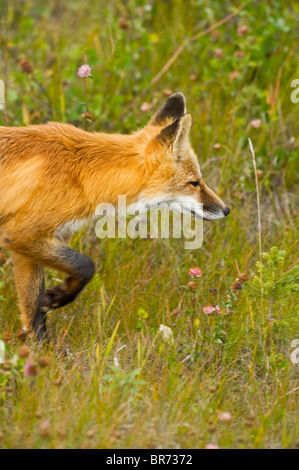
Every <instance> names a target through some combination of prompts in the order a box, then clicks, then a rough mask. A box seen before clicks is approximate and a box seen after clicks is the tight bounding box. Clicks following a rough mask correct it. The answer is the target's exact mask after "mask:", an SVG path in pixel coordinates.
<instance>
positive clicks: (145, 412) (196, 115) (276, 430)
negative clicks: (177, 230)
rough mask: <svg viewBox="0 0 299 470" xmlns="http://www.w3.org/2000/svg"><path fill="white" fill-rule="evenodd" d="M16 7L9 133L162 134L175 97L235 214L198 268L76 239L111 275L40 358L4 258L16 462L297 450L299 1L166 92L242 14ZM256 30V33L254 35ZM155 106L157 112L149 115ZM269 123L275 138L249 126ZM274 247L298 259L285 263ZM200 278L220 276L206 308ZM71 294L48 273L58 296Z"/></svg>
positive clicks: (63, 319) (89, 290) (162, 249)
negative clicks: (210, 310)
mask: <svg viewBox="0 0 299 470" xmlns="http://www.w3.org/2000/svg"><path fill="white" fill-rule="evenodd" d="M7 3H8V8H7V13H6V12H5V8H4V5H3V6H1V8H2V11H1V28H2V31H1V38H2V44H1V46H2V47H1V49H2V52H3V54H2V61H1V66H2V70H1V74H2V75H1V78H2V76H4V74H5V68H6V67H5V65H6V66H7V78H8V80H7V82H6V85H7V87H6V93H7V107H6V110H5V115H4V113H3V111H1V115H0V123H1V125H4V124H5V123H6V122H8V123H9V125H16V126H19V125H24V124H30V123H40V122H45V121H47V120H58V121H67V122H72V123H74V124H75V125H78V126H81V127H85V126H86V127H87V128H88V129H89V130H104V131H108V132H116V131H117V132H129V131H131V130H132V129H133V130H134V129H136V128H137V127H139V126H142V125H144V124H145V123H146V122H147V120H148V119H149V118H150V116H151V114H152V112H154V111H155V110H156V109H157V107H158V106H159V105H160V104H161V103H162V102H163V101H164V100H165V91H164V90H165V89H171V90H172V91H182V92H183V93H184V94H185V96H186V99H187V106H188V111H189V112H190V113H191V114H192V116H193V127H192V142H193V146H194V149H195V150H196V152H197V154H198V157H199V161H200V163H201V165H202V168H203V175H204V177H205V179H206V181H207V182H208V184H209V185H210V186H211V187H212V188H213V189H215V190H216V192H217V194H219V196H220V197H221V198H222V199H224V200H225V201H226V202H227V203H228V205H229V206H230V207H231V209H232V210H231V214H230V216H229V217H228V218H227V219H225V220H219V221H215V222H213V223H205V224H204V244H203V247H202V248H201V249H199V250H196V251H195V250H194V251H191V250H185V249H184V246H183V244H184V241H183V240H176V239H170V240H163V239H156V240H140V239H136V240H131V239H122V240H118V239H115V240H114V239H113V240H112V239H104V240H99V239H97V237H96V235H95V232H94V226H89V227H86V228H85V229H83V230H82V231H81V232H80V233H75V234H73V236H72V238H71V239H70V240H69V242H70V244H71V246H72V247H73V248H75V249H78V250H80V251H83V252H84V253H86V254H88V255H89V256H90V257H91V258H92V259H93V260H94V261H95V263H96V266H97V275H96V276H95V278H94V279H93V280H92V282H91V283H90V284H89V285H88V286H87V287H86V289H85V290H84V292H83V293H82V294H81V295H80V296H79V297H78V299H77V300H76V301H75V302H74V303H73V304H71V305H69V306H67V307H65V308H63V309H61V310H58V311H56V312H52V313H51V314H50V316H49V321H48V323H49V329H50V332H51V338H52V341H51V344H50V345H45V346H40V345H38V344H34V343H33V342H32V341H31V340H30V339H27V340H26V343H25V344H26V346H27V348H28V350H26V349H24V345H22V344H21V341H20V338H19V337H18V335H17V333H18V331H19V329H20V323H19V317H18V308H17V299H16V294H15V288H14V284H13V268H12V263H11V259H10V255H9V253H8V252H4V251H2V252H1V253H0V256H1V262H2V265H1V266H0V287H1V294H0V300H1V316H0V331H1V333H0V334H1V335H2V339H3V340H4V342H5V344H6V348H7V352H6V360H7V361H6V363H5V364H4V366H2V369H0V387H1V388H0V405H1V407H0V423H1V424H0V447H1V448H19V447H20V448H32V447H33V448H61V447H63V448H65V447H66V448H74V447H76V448H77V447H79V448H153V449H154V448H192V447H194V448H204V447H205V446H206V445H207V444H209V443H214V444H217V445H218V446H219V447H221V448H295V447H296V446H297V447H298V445H299V425H298V397H299V381H298V367H299V365H298V364H296V363H293V362H292V361H291V359H290V355H291V353H292V351H293V349H294V348H293V349H292V347H291V342H292V341H293V340H294V339H296V338H299V330H298V327H299V319H298V318H299V317H298V313H299V311H298V304H299V298H298V289H296V286H298V270H296V266H295V270H294V268H290V267H291V266H292V265H293V264H294V263H295V264H296V261H297V262H298V184H297V182H298V171H299V168H298V136H297V134H298V132H297V130H298V122H297V121H298V119H297V114H298V109H297V107H296V106H298V105H296V104H293V103H292V102H291V100H290V95H291V92H292V91H293V89H291V88H290V83H291V81H292V80H293V79H295V78H298V76H299V66H298V60H297V54H296V51H297V49H298V45H299V44H298V37H297V36H296V33H295V31H296V24H297V22H298V19H299V8H298V4H297V2H295V1H292V2H288V4H286V3H285V2H282V1H269V0H267V1H265V2H262V3H260V4H259V5H257V4H256V3H255V2H248V3H247V4H246V5H245V7H244V8H243V10H242V11H241V12H240V13H239V15H238V16H237V17H236V18H234V19H233V20H231V21H229V22H228V23H226V24H225V25H223V26H221V27H219V28H218V29H217V32H218V33H215V31H214V33H211V34H208V35H206V36H203V37H202V38H200V39H199V40H198V41H194V42H193V43H192V44H187V46H186V48H185V50H184V51H183V52H182V54H181V55H180V56H179V57H178V58H177V60H176V61H175V62H174V64H173V65H172V66H171V67H170V68H169V69H168V71H167V72H166V73H165V74H164V75H163V76H162V77H161V78H160V80H158V82H157V83H155V85H153V86H150V82H151V80H152V79H153V77H154V76H155V75H156V74H157V73H158V72H159V71H160V70H161V69H162V67H163V66H164V64H165V63H166V62H167V60H168V59H169V58H170V57H171V56H172V54H173V52H174V51H175V50H176V49H177V48H178V47H179V46H180V45H181V44H182V42H183V41H185V39H186V38H188V37H191V36H192V35H194V34H196V32H198V31H200V30H204V29H205V28H207V27H208V26H210V25H212V24H213V23H215V22H216V21H218V20H220V19H221V18H223V17H225V16H226V15H228V14H229V13H231V12H232V11H234V10H235V9H236V8H237V7H239V6H240V3H239V2H230V1H226V2H217V1H215V0H197V1H195V0H192V1H191V2H188V7H186V2H183V1H181V0H176V1H174V0H173V1H161V2H154V3H153V2H151V1H148V3H145V2H143V1H137V0H132V1H129V2H118V1H115V2H114V1H111V2H103V1H101V0H99V1H98V2H83V3H82V2H79V1H76V0H73V1H72V2H69V3H64V4H62V3H61V2H57V1H54V0H52V1H49V2H42V1H39V0H36V1H34V2H33V1H30V0H26V1H21V0H19V1H16V2H11V1H9V2H7ZM120 18H123V20H121V21H120ZM242 25H246V26H248V31H245V32H244V33H243V35H241V36H240V35H239V34H238V31H237V29H238V28H239V27H240V26H242ZM5 31H6V32H7V34H5ZM6 36H7V42H5V39H3V38H5V37H6ZM236 51H238V52H242V53H243V54H237V56H238V55H239V57H236V55H235V52H236ZM240 55H241V56H242V57H240ZM6 56H7V61H5V57H6ZM24 59H26V61H25V62H24ZM21 60H23V62H22V63H21V65H20V61H21ZM83 63H88V64H89V65H90V66H91V68H92V78H90V79H87V99H88V102H87V105H88V110H89V112H90V113H91V116H89V118H88V119H87V120H86V119H85V118H84V117H82V113H84V112H85V111H86V98H85V93H84V87H83V83H82V79H80V78H79V77H78V76H77V75H76V71H77V68H78V66H80V65H82V64H83ZM24 64H25V65H24ZM26 67H27V72H28V70H30V73H26ZM28 67H30V69H29V68H28ZM233 72H235V73H234V74H233V75H231V74H232V73H233ZM144 102H147V103H149V104H150V105H151V109H150V110H149V111H146V112H143V111H141V110H140V108H141V106H142V104H143V103H144ZM256 119H260V120H261V125H260V127H258V128H254V127H253V126H251V125H250V123H251V121H252V120H256ZM248 137H249V138H250V139H251V140H252V143H253V147H254V150H255V155H256V165H257V176H258V183H259V190H260V211H261V237H262V249H263V251H264V252H268V253H271V255H269V256H270V261H269V256H268V258H267V256H266V257H264V258H263V261H262V262H263V272H262V273H263V282H264V283H265V285H264V286H261V284H260V283H259V279H260V273H259V268H258V267H257V266H256V262H258V261H259V257H260V256H259V237H258V218H257V204H256V187H255V174H254V168H253V163H252V156H251V154H250V150H249V147H248ZM215 144H220V146H219V145H218V146H216V147H214V146H215ZM273 246H277V247H278V250H284V251H285V253H279V252H277V250H276V251H275V249H274V251H273V250H272V252H271V248H272V247H273ZM246 259H248V273H247V275H246V274H244V275H241V276H240V273H238V270H237V267H236V266H237V264H238V266H239V269H240V271H241V272H243V273H244V272H245V271H246ZM236 263H237V264H236ZM194 266H199V267H200V268H201V270H202V271H203V275H202V277H201V278H199V279H198V280H196V283H197V290H196V291H190V290H189V288H188V287H187V284H188V282H189V281H190V276H189V275H188V271H189V269H190V268H191V267H194ZM289 268H290V269H289ZM57 277H60V273H55V272H53V271H50V270H49V271H47V284H55V283H56V282H57V281H55V278H57ZM236 278H239V279H241V281H239V282H237V281H236ZM247 278H248V279H249V280H248V281H247ZM243 281H244V282H243ZM266 283H267V284H266ZM232 286H233V287H232ZM238 287H240V289H238ZM262 289H263V290H264V295H263V298H262V295H261V291H262ZM214 304H217V305H219V306H220V307H221V313H220V315H218V316H215V315H209V316H208V315H205V314H204V313H203V307H204V306H207V305H214ZM270 308H271V317H272V318H273V321H270V322H269V321H268V318H269V309H270ZM142 309H143V310H142ZM160 325H166V326H168V327H170V328H171V330H172V332H173V337H174V342H171V341H170V342H169V341H168V342H167V341H166V340H165V339H163V337H162V335H161V334H159V326H160ZM20 348H23V349H21V350H20ZM28 354H29V356H27V355H28ZM21 356H27V357H21ZM43 357H46V358H47V359H46V360H43V359H41V358H43ZM28 361H32V363H34V364H35V363H36V365H37V367H38V371H37V372H38V374H37V375H36V376H24V367H25V364H26V363H27V366H26V367H28ZM49 362H50V364H49ZM42 366H44V367H42ZM29 375H30V374H29ZM31 375H32V374H31ZM222 412H228V413H229V414H230V415H229V419H227V420H225V419H223V415H222V414H221V413H222Z"/></svg>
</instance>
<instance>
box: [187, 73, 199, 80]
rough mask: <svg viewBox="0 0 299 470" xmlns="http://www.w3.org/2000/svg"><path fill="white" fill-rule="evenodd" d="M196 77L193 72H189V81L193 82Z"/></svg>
mask: <svg viewBox="0 0 299 470" xmlns="http://www.w3.org/2000/svg"><path fill="white" fill-rule="evenodd" d="M196 79H197V76H196V75H195V73H191V75H190V76H189V80H190V81H191V82H195V81H196Z"/></svg>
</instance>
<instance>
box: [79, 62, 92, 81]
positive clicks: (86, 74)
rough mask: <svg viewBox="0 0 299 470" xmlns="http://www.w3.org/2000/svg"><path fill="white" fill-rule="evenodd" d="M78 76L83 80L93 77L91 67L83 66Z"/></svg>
mask: <svg viewBox="0 0 299 470" xmlns="http://www.w3.org/2000/svg"><path fill="white" fill-rule="evenodd" d="M77 73H78V75H79V77H81V78H86V77H90V76H91V68H90V67H89V65H88V64H84V65H81V67H79V68H78V72H77Z"/></svg>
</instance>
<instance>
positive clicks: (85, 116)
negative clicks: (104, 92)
mask: <svg viewBox="0 0 299 470" xmlns="http://www.w3.org/2000/svg"><path fill="white" fill-rule="evenodd" d="M81 117H82V118H84V119H92V118H93V116H92V114H91V113H89V112H88V111H86V112H85V113H82V114H81Z"/></svg>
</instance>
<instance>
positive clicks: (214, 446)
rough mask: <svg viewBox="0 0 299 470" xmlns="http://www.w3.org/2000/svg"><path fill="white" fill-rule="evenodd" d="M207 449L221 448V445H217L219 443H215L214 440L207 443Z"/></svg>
mask: <svg viewBox="0 0 299 470" xmlns="http://www.w3.org/2000/svg"><path fill="white" fill-rule="evenodd" d="M205 449H219V446H217V444H213V442H210V443H209V444H207V445H206V447H205Z"/></svg>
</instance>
